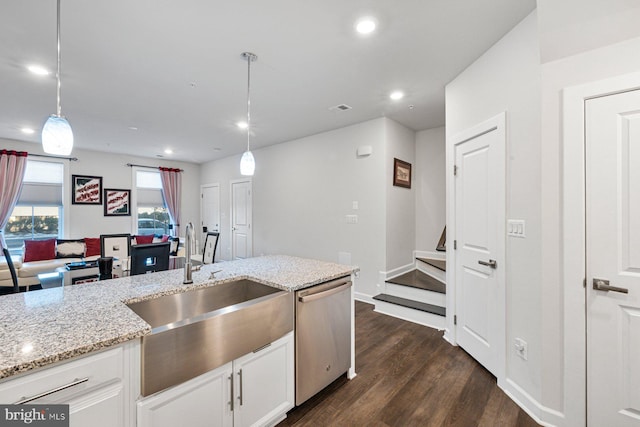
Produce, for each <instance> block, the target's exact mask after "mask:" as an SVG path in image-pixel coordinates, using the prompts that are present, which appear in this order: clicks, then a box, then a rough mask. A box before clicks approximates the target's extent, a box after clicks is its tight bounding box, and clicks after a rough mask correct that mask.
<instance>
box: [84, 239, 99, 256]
mask: <svg viewBox="0 0 640 427" xmlns="http://www.w3.org/2000/svg"><path fill="white" fill-rule="evenodd" d="M84 245H85V246H86V247H87V250H86V251H85V254H84V256H96V255H100V238H99V237H85V238H84Z"/></svg>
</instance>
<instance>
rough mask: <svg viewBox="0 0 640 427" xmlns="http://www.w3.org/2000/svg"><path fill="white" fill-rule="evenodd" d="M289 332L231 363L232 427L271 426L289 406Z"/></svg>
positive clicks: (291, 375)
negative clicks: (234, 384)
mask: <svg viewBox="0 0 640 427" xmlns="http://www.w3.org/2000/svg"><path fill="white" fill-rule="evenodd" d="M293 358H294V347H293V333H290V334H288V335H285V336H284V337H283V338H280V339H279V340H277V341H274V342H273V343H271V344H270V345H269V346H267V347H263V348H262V349H260V350H259V351H256V352H253V353H249V354H247V355H245V356H242V357H241V358H239V359H236V360H235V361H234V362H233V373H234V377H235V381H236V386H235V387H234V389H235V395H236V398H235V403H234V426H235V427H239V426H241V427H244V426H265V425H275V424H276V422H278V421H280V420H282V419H284V418H285V416H286V413H287V411H288V410H289V409H291V408H293V405H294V399H295V390H294V384H295V379H294V359H293Z"/></svg>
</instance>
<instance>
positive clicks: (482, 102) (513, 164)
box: [446, 12, 549, 404]
mask: <svg viewBox="0 0 640 427" xmlns="http://www.w3.org/2000/svg"><path fill="white" fill-rule="evenodd" d="M540 91H541V78H540V57H539V50H538V34H537V21H536V13H535V12H533V13H532V14H531V15H529V16H528V17H527V18H525V19H524V20H523V21H522V22H521V23H520V24H519V25H517V26H516V27H515V28H514V29H513V30H512V31H511V32H509V33H508V34H507V35H505V37H504V38H503V39H501V40H500V41H499V42H498V43H496V44H495V45H494V46H493V47H492V48H491V49H489V50H488V51H487V52H486V53H485V54H484V55H483V56H482V57H480V58H479V59H478V60H477V61H476V62H474V63H473V64H472V65H471V66H469V67H468V68H467V69H466V70H465V71H464V72H462V73H461V74H460V75H459V76H458V77H457V78H456V79H455V80H453V81H452V82H451V83H450V84H449V85H448V86H447V88H446V118H447V129H446V134H447V142H448V143H449V141H450V139H451V138H452V136H454V135H456V134H458V133H460V132H461V131H464V130H466V129H468V128H470V127H472V126H474V125H476V124H478V123H481V122H483V121H485V120H487V119H489V118H491V117H493V116H495V115H497V114H499V113H501V112H503V111H506V112H507V165H506V182H507V218H517V219H523V220H525V221H526V233H527V237H526V239H517V238H507V242H506V263H507V265H506V269H507V270H506V292H507V295H506V304H507V307H506V319H507V322H506V323H507V325H506V335H507V336H506V348H507V357H506V364H507V366H506V380H507V382H508V383H510V384H513V385H515V386H516V387H518V388H520V389H521V390H522V391H524V393H525V394H527V395H528V396H526V397H527V398H528V399H532V402H533V403H534V404H535V402H539V401H540V399H541V394H542V390H541V384H540V377H541V370H542V369H543V363H542V359H541V357H542V354H543V353H544V352H547V351H549V349H547V348H544V349H543V341H542V331H541V328H540V324H541V312H542V307H541V305H542V304H541V286H540V270H541V248H542V245H541V238H540V233H541V229H540V221H541V207H540V204H541V199H540V197H541V195H540V175H541V171H540V163H541V158H540ZM447 162H449V163H451V164H452V162H453V159H451V158H448V159H447ZM505 226H506V225H505ZM516 337H519V338H522V339H524V340H525V341H527V343H528V353H529V356H528V360H527V361H524V360H522V359H520V358H518V357H517V356H516V354H515V349H514V346H513V342H514V339H515V338H516ZM524 403H525V404H528V403H530V402H524Z"/></svg>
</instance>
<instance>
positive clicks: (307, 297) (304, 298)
mask: <svg viewBox="0 0 640 427" xmlns="http://www.w3.org/2000/svg"><path fill="white" fill-rule="evenodd" d="M350 287H351V281H346V282H343V283H342V284H340V285H338V286H336V287H333V288H329V289H327V290H325V291H321V292H317V293H314V294H310V295H305V296H300V297H298V301H300V302H311V301H315V300H317V299H320V298H325V297H328V296H330V295H333V294H337V293H338V292H342V291H343V290H345V289H348V288H350Z"/></svg>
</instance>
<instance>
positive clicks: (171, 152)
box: [164, 148, 173, 154]
mask: <svg viewBox="0 0 640 427" xmlns="http://www.w3.org/2000/svg"><path fill="white" fill-rule="evenodd" d="M164 154H173V150H172V149H171V148H167V149H166V150H164Z"/></svg>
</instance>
